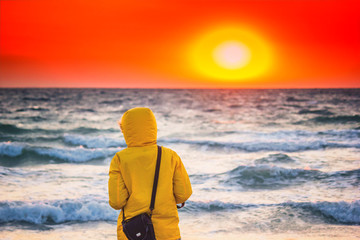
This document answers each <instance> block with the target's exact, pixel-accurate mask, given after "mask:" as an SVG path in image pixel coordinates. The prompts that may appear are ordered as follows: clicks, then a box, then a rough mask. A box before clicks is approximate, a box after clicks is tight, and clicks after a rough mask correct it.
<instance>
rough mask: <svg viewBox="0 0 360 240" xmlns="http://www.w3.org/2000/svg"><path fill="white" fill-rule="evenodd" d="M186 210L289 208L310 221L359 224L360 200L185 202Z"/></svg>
mask: <svg viewBox="0 0 360 240" xmlns="http://www.w3.org/2000/svg"><path fill="white" fill-rule="evenodd" d="M186 206H187V208H185V209H184V211H188V212H201V211H207V212H214V211H225V210H233V209H242V210H246V209H249V208H260V207H261V208H263V207H280V208H283V207H290V208H292V209H298V210H301V211H303V212H304V213H306V214H307V217H308V218H310V219H311V217H312V216H318V215H321V216H322V217H324V218H325V219H326V220H328V221H329V222H335V223H339V224H354V225H359V224H360V200H357V201H353V202H345V201H340V202H285V203H274V204H240V203H226V202H222V201H210V202H193V201H189V202H187V205H186Z"/></svg>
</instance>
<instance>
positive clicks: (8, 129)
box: [0, 117, 356, 134]
mask: <svg viewBox="0 0 360 240" xmlns="http://www.w3.org/2000/svg"><path fill="white" fill-rule="evenodd" d="M32 118H34V119H37V118H38V117H32ZM118 131H119V130H118V129H115V128H107V129H101V128H95V127H76V128H72V129H43V128H22V127H18V126H16V125H13V124H4V123H0V133H6V134H26V133H42V134H59V133H68V132H70V133H80V134H89V133H99V132H118ZM355 131H356V130H355Z"/></svg>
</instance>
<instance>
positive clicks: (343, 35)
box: [0, 0, 360, 88]
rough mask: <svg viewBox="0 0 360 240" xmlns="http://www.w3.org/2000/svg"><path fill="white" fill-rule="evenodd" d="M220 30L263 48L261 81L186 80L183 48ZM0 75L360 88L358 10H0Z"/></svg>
mask: <svg viewBox="0 0 360 240" xmlns="http://www.w3.org/2000/svg"><path fill="white" fill-rule="evenodd" d="M226 26H237V27H238V28H239V29H243V28H246V29H250V30H251V31H252V32H254V33H256V34H257V35H258V36H259V37H260V38H261V39H263V40H264V41H266V42H267V44H268V46H269V48H270V50H271V58H270V59H271V67H270V68H269V69H268V70H267V71H266V72H264V73H263V74H261V75H259V76H256V77H253V78H248V79H241V78H240V79H238V80H234V81H231V82H229V81H224V80H222V79H212V78H211V77H209V76H206V75H201V74H199V73H198V72H196V69H194V68H193V66H192V65H191V64H190V63H189V59H188V57H187V56H188V54H187V53H188V52H189V51H190V50H189V46H191V45H192V43H193V42H195V41H196V40H197V39H199V38H201V36H202V35H203V34H206V32H209V31H211V30H212V29H215V28H217V29H219V28H222V27H226ZM224 40H226V39H224ZM209 71H210V70H209ZM0 74H1V75H0V87H120V88H122V87H124V88H129V87H131V88H132V87H140V88H144V87H145V88H147V87H151V88H199V87H203V88H218V87H220V88H228V87H229V88H312V87H360V1H358V0H342V1H334V0H333V1H329V0H318V1H311V0H282V1H279V0H278V1H272V0H249V1H242V0H231V1H230V0H219V1H215V0H202V1H201V0H196V1H186V0H182V1H171V0H167V1H162V0H158V1H150V0H149V1H145V0H144V1H137V0H126V1H123V0H104V1H93V0H61V1H59V0H57V1H53V0H46V1H45V0H0Z"/></svg>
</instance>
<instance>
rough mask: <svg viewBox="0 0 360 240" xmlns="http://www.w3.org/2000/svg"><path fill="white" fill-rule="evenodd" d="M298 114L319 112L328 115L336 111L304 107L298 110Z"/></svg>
mask: <svg viewBox="0 0 360 240" xmlns="http://www.w3.org/2000/svg"><path fill="white" fill-rule="evenodd" d="M298 114H319V115H327V116H328V115H334V113H332V112H330V111H329V110H326V109H322V110H310V109H302V110H300V111H299V112H298Z"/></svg>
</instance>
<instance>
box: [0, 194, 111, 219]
mask: <svg viewBox="0 0 360 240" xmlns="http://www.w3.org/2000/svg"><path fill="white" fill-rule="evenodd" d="M117 216H118V212H117V211H115V210H113V209H112V208H111V207H110V206H109V204H108V203H107V202H106V201H97V200H81V199H80V200H57V201H43V202H9V201H5V202H0V222H13V221H25V222H29V223H34V224H44V223H63V222H67V221H81V222H87V221H99V220H100V221H115V220H116V218H117Z"/></svg>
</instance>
